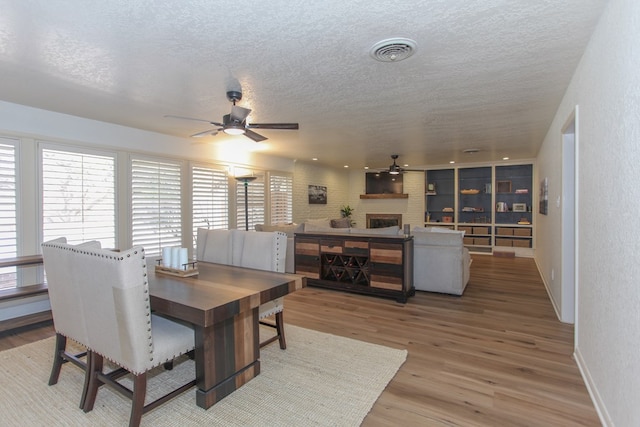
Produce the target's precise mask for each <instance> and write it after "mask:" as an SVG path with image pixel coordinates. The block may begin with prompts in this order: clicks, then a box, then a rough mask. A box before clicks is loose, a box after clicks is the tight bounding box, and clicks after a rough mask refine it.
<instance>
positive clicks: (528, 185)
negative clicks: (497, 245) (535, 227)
mask: <svg viewBox="0 0 640 427" xmlns="http://www.w3.org/2000/svg"><path fill="white" fill-rule="evenodd" d="M532 177H533V165H531V164H524V165H506V166H496V194H495V200H496V213H495V223H496V224H521V225H530V224H531V221H532V204H533V203H532V200H533V199H532V195H533V194H532V193H533V180H532Z"/></svg>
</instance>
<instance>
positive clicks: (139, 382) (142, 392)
mask: <svg viewBox="0 0 640 427" xmlns="http://www.w3.org/2000/svg"><path fill="white" fill-rule="evenodd" d="M146 394H147V374H146V373H144V374H140V375H135V376H134V377H133V398H132V402H131V418H129V427H138V426H139V425H140V421H141V420H142V414H143V413H144V398H145V396H146Z"/></svg>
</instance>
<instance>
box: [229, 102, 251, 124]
mask: <svg viewBox="0 0 640 427" xmlns="http://www.w3.org/2000/svg"><path fill="white" fill-rule="evenodd" d="M249 113H251V110H250V109H248V108H242V107H238V106H237V105H234V106H233V107H231V117H230V118H231V121H234V122H238V123H242V122H244V121H245V120H246V119H247V117H248V116H249Z"/></svg>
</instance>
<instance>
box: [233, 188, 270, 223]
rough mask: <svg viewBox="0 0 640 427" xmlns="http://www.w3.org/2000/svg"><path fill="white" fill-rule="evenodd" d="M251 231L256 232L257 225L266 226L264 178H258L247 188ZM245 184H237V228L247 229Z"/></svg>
mask: <svg viewBox="0 0 640 427" xmlns="http://www.w3.org/2000/svg"><path fill="white" fill-rule="evenodd" d="M247 192H248V194H247V202H248V218H249V230H255V225H256V224H264V177H261V176H260V177H258V178H257V179H256V180H255V181H251V182H249V184H248V186H247ZM244 204H245V200H244V182H242V181H238V182H237V183H236V206H237V214H236V221H237V223H236V224H237V226H236V227H237V228H238V229H239V230H244V229H245V212H244Z"/></svg>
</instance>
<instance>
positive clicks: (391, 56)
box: [369, 38, 416, 62]
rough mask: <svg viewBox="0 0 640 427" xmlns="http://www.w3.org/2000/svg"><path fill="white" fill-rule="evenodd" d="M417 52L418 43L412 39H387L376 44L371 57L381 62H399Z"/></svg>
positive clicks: (370, 52)
mask: <svg viewBox="0 0 640 427" xmlns="http://www.w3.org/2000/svg"><path fill="white" fill-rule="evenodd" d="M415 51H416V42H415V41H413V40H411V39H405V38H393V39H385V40H382V41H379V42H378V43H376V44H374V45H373V46H372V47H371V50H370V51H369V54H370V55H371V57H372V58H373V59H375V60H377V61H381V62H398V61H402V60H403V59H407V58H408V57H410V56H411V55H413V53H414V52H415Z"/></svg>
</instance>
